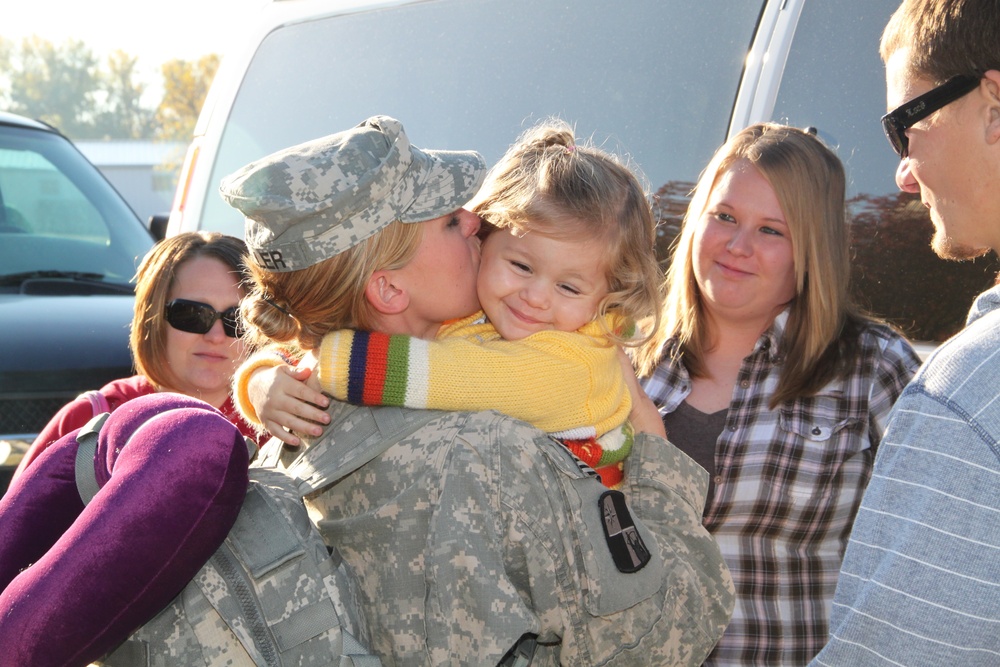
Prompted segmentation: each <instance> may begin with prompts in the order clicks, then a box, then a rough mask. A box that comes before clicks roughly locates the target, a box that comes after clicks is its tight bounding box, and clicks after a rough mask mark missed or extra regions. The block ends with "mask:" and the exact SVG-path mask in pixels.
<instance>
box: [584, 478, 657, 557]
mask: <svg viewBox="0 0 1000 667" xmlns="http://www.w3.org/2000/svg"><path fill="white" fill-rule="evenodd" d="M597 503H598V507H599V508H600V510H601V518H602V519H603V521H602V523H603V525H604V537H605V539H607V541H608V549H609V550H610V551H611V558H612V559H614V561H615V567H617V568H618V571H619V572H638V571H639V570H641V569H642V568H643V567H645V566H646V563H648V562H649V559H650V558H651V557H652V556H651V555H650V553H649V549H647V548H646V544H645V543H644V542H643V541H642V536H641V535H639V531H638V530H636V527H635V521H633V520H632V515H631V513H629V511H628V505H627V504H626V503H625V496H624V495H623V494H622V492H621V491H605V492H604V493H603V494H602V495H601V497H600V498H599V499H598V501H597Z"/></svg>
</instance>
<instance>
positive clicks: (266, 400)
mask: <svg viewBox="0 0 1000 667" xmlns="http://www.w3.org/2000/svg"><path fill="white" fill-rule="evenodd" d="M310 361H312V359H311V358H307V359H303V360H302V361H301V362H300V363H299V366H298V367H294V366H288V365H281V366H273V367H269V368H261V369H260V370H257V371H255V372H254V373H253V375H251V376H250V379H249V381H248V383H247V395H248V397H249V399H250V403H251V405H253V408H254V410H255V411H256V412H257V417H258V419H259V420H260V423H261V424H263V425H264V428H266V429H267V431H268V433H270V434H271V435H273V436H274V437H276V438H278V439H279V440H281V441H282V442H284V443H286V444H288V445H291V446H293V447H297V446H299V445H300V444H302V441H301V440H300V439H299V438H298V437H297V436H296V435H295V434H294V433H295V432H298V433H304V434H307V435H312V436H318V435H320V434H321V433H322V432H323V428H322V426H321V424H326V423H328V422H329V421H330V417H329V415H327V414H326V412H324V411H323V409H322V408H325V407H327V406H328V405H329V404H330V399H329V398H327V397H326V396H324V395H323V394H322V393H320V392H319V391H318V390H317V389H314V388H312V387H310V386H309V385H308V384H307V383H306V380H307V379H309V378H310V376H311V375H312V366H311V365H310ZM312 383H315V380H311V381H310V384H312Z"/></svg>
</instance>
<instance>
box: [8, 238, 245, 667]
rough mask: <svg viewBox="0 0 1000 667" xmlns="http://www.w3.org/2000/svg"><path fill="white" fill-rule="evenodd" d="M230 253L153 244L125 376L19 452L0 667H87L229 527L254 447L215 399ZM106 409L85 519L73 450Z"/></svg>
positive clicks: (158, 602) (239, 278)
mask: <svg viewBox="0 0 1000 667" xmlns="http://www.w3.org/2000/svg"><path fill="white" fill-rule="evenodd" d="M245 253H246V246H245V245H244V243H243V241H241V240H240V239H236V238H233V237H229V236H224V235H222V234H218V233H209V232H192V233H187V234H181V235H178V236H174V237H170V238H168V239H166V240H164V241H161V242H160V243H158V244H157V245H156V246H154V247H153V249H152V250H151V251H150V252H149V254H147V256H146V257H145V258H144V259H143V261H142V263H141V264H140V266H139V269H138V272H137V274H136V300H135V314H134V318H133V322H132V332H131V339H130V347H131V350H132V355H133V358H134V360H135V365H136V368H137V370H138V373H137V374H136V375H134V376H132V377H129V378H122V379H119V380H115V381H113V382H110V383H108V384H107V385H105V386H104V387H102V388H101V389H100V391H99V392H91V395H92V396H95V395H96V394H99V396H98V397H95V398H93V399H89V398H88V397H86V396H84V397H81V398H78V399H76V400H75V401H72V402H71V403H69V404H67V405H66V406H64V407H63V408H62V409H61V410H60V411H59V412H58V414H56V416H55V417H54V418H53V419H52V420H51V422H50V423H49V424H48V425H47V426H46V428H45V430H44V431H43V432H42V434H40V435H39V437H38V438H37V439H36V441H35V442H34V443H33V444H32V447H31V451H30V453H29V456H28V457H27V458H26V461H25V462H24V463H23V464H22V466H21V468H20V469H19V470H18V475H17V476H15V478H14V479H13V481H12V482H11V485H10V488H9V490H8V491H7V493H6V494H5V495H4V496H3V498H2V499H0V526H2V535H3V539H2V540H0V646H3V647H4V648H5V649H11V650H14V657H13V658H11V654H10V653H8V654H7V656H6V657H5V658H2V659H0V664H5V665H6V664H31V665H37V666H39V667H44V666H48V665H52V666H55V665H76V664H79V665H82V664H86V663H88V662H90V659H92V657H94V656H98V655H101V654H102V653H104V652H105V651H107V650H108V649H109V648H111V647H112V646H113V645H114V643H117V641H115V637H117V638H118V639H119V640H120V638H121V637H124V636H125V635H127V634H128V632H129V631H131V630H132V629H134V628H135V627H136V626H138V625H139V624H140V623H141V622H143V621H144V620H146V619H148V618H150V617H151V616H152V615H153V614H155V613H156V612H157V611H158V610H159V609H160V608H162V607H163V605H164V604H165V603H166V602H167V601H169V600H170V599H171V598H173V597H174V596H175V595H177V593H178V592H179V590H180V588H182V587H183V584H184V583H185V582H187V581H188V580H189V579H190V578H191V577H192V576H193V575H194V573H195V572H197V570H198V568H200V567H201V565H202V564H203V563H204V562H205V561H206V560H207V559H208V558H209V556H211V554H212V553H213V552H214V551H215V549H216V548H217V547H218V545H219V544H220V543H221V542H222V540H223V539H224V538H225V536H226V534H227V533H228V531H229V529H230V528H231V527H232V525H233V523H234V521H235V520H236V516H237V514H238V513H239V509H240V507H241V506H242V503H243V499H244V496H245V494H246V488H247V483H248V479H247V468H248V466H249V458H250V456H249V451H248V445H247V440H246V437H248V438H251V439H253V438H254V437H255V433H254V431H253V430H252V427H250V426H249V425H248V424H247V423H246V422H245V421H244V420H243V419H242V418H240V417H239V416H238V414H237V413H236V411H235V409H234V406H233V401H232V399H231V398H230V383H231V380H232V376H233V373H234V371H235V369H236V368H237V367H238V366H239V364H240V363H241V362H242V361H243V360H244V358H245V357H246V354H247V346H246V344H245V343H244V340H243V338H242V336H241V333H242V332H241V330H240V327H239V326H238V321H239V320H238V312H239V302H240V300H241V299H242V298H243V296H244V292H243V286H242V283H243V278H244V271H245V265H244V256H245ZM140 397H142V400H133V399H137V398H140ZM110 411H114V416H113V418H112V419H110V420H109V421H108V426H109V428H108V429H105V431H110V432H112V433H111V434H106V433H105V431H102V435H101V437H100V438H99V439H98V442H97V444H96V455H95V456H93V460H94V465H93V468H94V475H95V477H96V485H95V486H94V487H93V488H92V491H93V494H94V495H93V498H92V499H91V500H90V501H89V503H86V505H85V503H84V501H83V500H81V495H83V494H85V491H86V488H87V487H86V485H81V484H78V482H77V477H78V475H79V474H80V470H79V469H78V464H77V459H78V458H80V457H78V451H82V452H84V453H85V455H89V454H90V450H88V449H86V448H82V445H80V444H79V442H78V438H79V437H80V434H81V433H83V432H84V431H85V430H86V428H85V426H86V424H87V423H88V422H89V421H91V419H92V418H93V417H94V416H95V413H102V412H110ZM112 424H114V426H113V427H112ZM116 435H117V437H115V436H116ZM245 436H246V437H245ZM110 442H114V443H116V444H115V445H114V446H113V447H112V445H110V444H109V443H110ZM112 449H113V451H111V450H112ZM84 460H85V459H84ZM109 642H110V643H109ZM7 658H10V659H11V661H10V662H4V660H6V659H7Z"/></svg>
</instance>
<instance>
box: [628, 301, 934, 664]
mask: <svg viewBox="0 0 1000 667" xmlns="http://www.w3.org/2000/svg"><path fill="white" fill-rule="evenodd" d="M787 319H788V314H787V311H786V312H785V313H782V314H781V315H779V316H778V318H777V319H776V320H775V322H774V324H773V325H772V326H771V328H770V329H769V330H768V331H766V332H765V333H764V334H763V335H762V336H761V338H760V339H759V340H758V342H757V344H756V346H755V348H754V350H753V352H752V353H751V354H750V355H749V356H747V357H746V358H745V359H744V360H743V364H742V366H741V368H740V371H739V376H738V378H737V382H736V385H735V387H734V388H733V397H732V402H731V403H730V406H729V410H728V413H727V416H726V423H725V426H724V428H723V430H722V434H721V435H720V436H719V439H718V441H717V444H716V451H715V468H716V469H715V477H714V478H713V482H714V492H713V493H712V495H711V496H710V497H709V498H708V501H707V503H706V506H705V512H704V524H705V527H706V528H708V530H709V532H711V533H712V534H713V535H714V536H715V538H716V540H717V541H718V543H719V546H720V547H721V549H722V554H723V557H724V558H725V560H726V564H727V565H728V566H729V570H730V572H731V574H732V576H733V581H734V583H735V585H736V595H737V600H736V609H735V610H734V612H733V618H732V621H731V622H730V625H729V628H728V629H727V630H726V634H725V635H724V636H723V638H722V640H721V641H720V643H719V645H718V646H717V647H716V650H715V651H713V653H712V655H711V656H710V657H709V660H708V662H706V664H709V665H795V666H797V667H801V666H802V665H804V664H806V663H807V662H808V661H809V659H810V658H812V657H813V656H814V655H815V654H816V653H817V652H818V651H819V649H820V648H821V647H822V646H823V644H824V643H825V642H826V638H827V632H828V622H829V607H830V601H831V599H832V598H833V592H834V589H835V587H836V582H837V573H838V572H839V570H840V562H841V558H842V556H843V553H844V548H845V546H846V543H847V537H848V533H849V532H850V529H851V523H852V521H853V519H854V515H855V513H856V512H857V508H858V505H859V503H860V501H861V494H862V492H863V490H864V488H865V485H866V484H867V483H868V479H869V476H870V474H871V467H872V461H873V459H874V453H873V450H874V449H875V447H876V446H877V445H878V442H879V439H880V437H881V434H882V432H883V427H884V424H885V421H886V419H887V417H888V414H889V410H890V408H891V407H892V404H893V403H894V402H895V401H896V399H897V398H898V396H899V394H900V392H902V390H903V387H904V386H905V385H906V383H907V381H908V380H909V379H910V377H911V376H912V375H913V372H914V371H915V370H916V368H917V366H918V365H919V363H920V361H919V358H918V357H917V355H916V354H915V353H914V352H913V349H912V348H911V347H910V345H909V343H907V342H906V340H905V339H904V338H903V337H902V336H900V335H899V334H897V333H896V332H894V331H893V330H892V329H891V328H889V327H886V326H883V325H880V324H875V323H870V324H866V325H865V326H864V327H863V329H862V332H861V334H860V346H859V347H860V353H859V358H858V361H857V363H856V365H855V367H854V369H853V371H852V372H851V373H850V375H849V376H848V377H846V378H842V379H838V380H835V381H834V382H831V383H830V384H828V385H827V386H826V387H824V388H823V389H821V390H820V391H819V392H817V394H816V395H814V396H808V397H804V398H799V399H797V400H795V401H792V402H789V403H785V404H782V405H779V406H778V408H777V409H776V410H770V409H769V408H768V400H769V399H770V397H771V396H772V395H773V393H774V391H775V388H776V386H777V383H778V373H779V371H780V369H781V365H782V361H783V359H782V355H781V340H782V334H783V332H784V327H785V324H786V322H787ZM675 348H676V341H671V344H670V345H668V348H667V354H665V355H664V357H663V359H662V361H661V362H660V365H659V366H658V367H657V369H656V371H654V373H653V375H652V376H651V377H650V378H649V379H648V380H647V381H646V382H645V384H644V388H645V390H646V393H648V394H649V396H650V397H651V398H652V399H653V401H654V402H655V403H656V404H657V405H658V406H660V411H661V413H663V414H668V413H671V412H673V411H675V410H676V409H677V407H678V406H679V405H680V404H681V403H682V402H683V401H684V400H685V398H686V397H687V396H688V394H690V392H691V380H690V377H689V375H688V372H687V370H686V369H685V368H684V366H683V364H681V363H680V362H678V361H676V360H673V359H672V358H671V352H673V351H674V349H675ZM668 435H669V433H668ZM671 441H672V442H673V440H671ZM674 444H675V445H676V446H677V447H678V448H680V449H681V450H684V443H683V442H674Z"/></svg>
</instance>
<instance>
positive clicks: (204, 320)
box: [165, 299, 243, 338]
mask: <svg viewBox="0 0 1000 667" xmlns="http://www.w3.org/2000/svg"><path fill="white" fill-rule="evenodd" d="M165 315H166V318H167V324H169V325H170V326H172V327H173V328H175V329H177V330H178V331H186V332H187V333H195V334H207V333H208V332H209V331H211V329H212V327H213V326H214V325H215V321H216V320H222V330H223V331H225V332H226V335H227V336H229V337H230V338H239V337H240V336H241V335H242V334H243V327H242V325H241V324H240V309H239V307H238V306H233V307H232V308H227V309H226V310H224V311H223V312H221V313H220V312H219V311H217V310H216V309H215V308H212V307H211V306H210V305H208V304H207V303H201V302H198V301H188V300H187V299H174V300H173V301H171V302H170V303H168V304H167V309H166V313H165Z"/></svg>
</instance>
